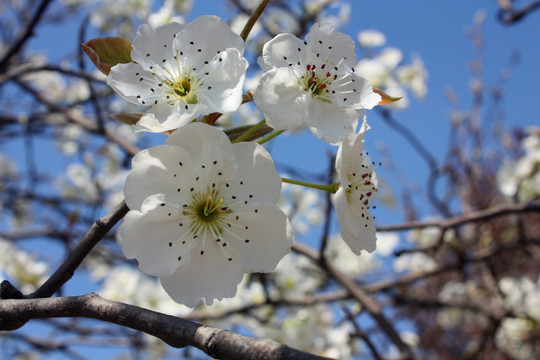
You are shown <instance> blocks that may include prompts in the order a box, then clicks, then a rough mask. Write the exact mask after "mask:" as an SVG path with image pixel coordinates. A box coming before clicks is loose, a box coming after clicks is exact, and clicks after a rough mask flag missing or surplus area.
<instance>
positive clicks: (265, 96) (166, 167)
mask: <svg viewBox="0 0 540 360" xmlns="http://www.w3.org/2000/svg"><path fill="white" fill-rule="evenodd" d="M354 47H355V45H354V41H353V40H352V39H351V38H350V37H349V36H348V35H345V34H343V33H340V32H337V31H336V30H335V28H334V26H333V25H330V24H322V25H319V24H317V23H316V24H314V25H313V26H312V28H311V30H310V31H309V33H308V34H307V35H306V37H305V40H301V39H298V38H297V37H296V36H294V35H292V34H290V33H286V34H280V35H277V36H276V37H275V38H273V39H272V40H270V41H268V42H267V43H266V44H265V45H264V48H263V50H262V56H261V57H260V59H259V65H260V67H261V68H262V70H263V74H262V76H261V77H260V79H259V80H258V83H257V85H256V89H255V90H254V92H253V93H252V94H253V95H252V99H253V100H254V103H255V105H256V106H257V108H258V109H259V110H260V111H261V112H262V114H263V115H264V117H265V119H264V121H263V122H262V123H261V124H264V123H266V124H267V125H268V126H269V127H270V128H272V129H274V130H275V131H276V134H279V133H280V132H282V131H285V130H299V129H302V128H308V129H309V130H310V131H311V132H312V133H313V134H314V135H315V136H316V137H318V138H320V139H322V140H323V141H325V142H327V143H329V144H331V145H339V149H338V153H337V159H336V171H337V175H338V177H339V183H338V184H335V185H334V186H333V189H334V191H335V189H337V188H338V187H339V189H338V190H337V192H336V196H335V207H336V211H337V216H338V219H339V221H340V223H341V233H342V238H343V239H344V240H345V242H346V243H347V245H348V246H349V247H350V249H351V250H352V251H353V252H354V253H355V254H357V255H359V254H360V253H361V251H362V250H366V251H368V252H371V251H373V250H375V247H376V233H375V226H374V221H373V216H371V214H370V209H371V207H372V202H373V200H374V199H375V197H376V196H377V192H378V188H377V179H376V176H375V173H374V169H375V165H374V163H372V162H370V161H369V159H368V157H367V153H366V152H364V148H363V146H364V145H363V142H364V137H365V134H366V131H367V130H368V129H369V125H368V124H367V122H366V119H365V117H364V121H363V123H362V124H361V126H360V130H359V132H358V133H356V132H355V131H356V128H357V125H358V119H359V118H360V116H361V115H362V113H363V111H364V110H366V109H371V108H373V107H374V106H376V105H378V104H379V103H380V102H381V95H380V94H379V93H378V92H377V91H375V90H374V89H373V87H372V86H371V84H370V83H369V81H367V80H366V79H364V78H363V77H361V76H359V75H358V74H357V73H356V70H355V66H356V63H357V58H356V53H355V49H354ZM131 59H132V62H129V63H119V64H117V65H116V66H114V67H112V69H111V70H110V73H109V75H108V78H107V83H108V85H109V86H110V87H112V88H113V89H114V90H115V91H116V92H117V93H118V94H119V95H120V96H121V97H122V98H124V99H125V100H127V101H129V102H130V103H132V104H134V105H138V106H146V111H145V112H144V113H143V114H142V115H141V116H140V118H139V119H138V121H137V122H136V124H134V129H135V131H137V132H140V131H146V132H157V133H159V132H161V133H166V134H167V135H168V138H167V140H166V141H165V144H164V145H160V146H156V147H151V148H148V149H146V150H143V151H141V152H140V153H138V154H137V155H136V156H135V157H134V158H133V161H132V170H131V172H130V173H129V174H128V176H127V178H126V181H125V184H124V195H125V199H126V203H127V205H128V207H129V208H130V211H129V213H128V214H127V215H126V217H125V219H124V222H123V224H122V225H121V226H120V228H119V230H118V240H119V243H120V245H121V248H122V251H123V253H124V255H125V256H126V257H128V258H134V259H136V260H137V262H138V265H139V269H140V270H142V271H143V272H145V273H147V274H149V275H152V276H156V277H159V278H160V281H161V284H162V286H163V288H164V289H165V290H166V291H167V293H168V294H169V295H170V296H171V297H172V298H173V299H174V300H176V301H177V302H179V303H182V304H185V305H188V306H196V305H197V304H198V303H199V301H200V299H201V298H203V299H205V300H206V302H207V303H208V304H211V303H212V301H213V300H214V299H222V298H223V297H231V296H234V294H235V292H236V286H237V285H238V284H239V283H240V282H241V280H242V278H243V275H244V273H253V272H271V271H273V270H274V269H275V268H276V266H277V264H278V263H279V261H280V260H281V259H282V258H283V256H284V255H285V254H287V253H288V252H289V251H290V248H291V245H292V241H293V238H294V232H293V227H292V226H291V224H290V221H289V219H288V217H287V215H286V214H285V213H284V212H283V211H282V210H281V209H280V208H279V207H278V206H277V202H278V199H279V197H280V193H281V183H282V180H281V178H280V176H279V175H278V173H277V171H276V169H275V167H274V163H273V160H272V158H271V156H270V154H269V153H268V152H267V151H266V150H265V149H264V148H263V147H262V146H261V145H259V144H256V143H251V142H243V141H240V142H234V143H231V141H230V140H229V138H228V137H227V135H226V134H225V133H224V132H223V131H222V130H220V129H218V128H217V127H215V126H211V125H212V124H213V121H215V120H213V121H210V120H209V119H217V118H219V117H220V116H221V115H222V114H230V113H233V112H235V111H237V110H238V109H239V107H240V105H241V103H242V102H243V100H245V96H243V94H242V91H243V85H244V80H245V76H246V70H247V67H248V61H247V60H246V59H245V58H244V41H243V40H242V38H240V36H239V35H237V34H236V33H234V32H233V31H232V30H231V29H230V28H229V26H228V25H227V24H226V23H225V22H224V21H223V20H221V19H220V18H218V17H217V16H201V17H199V18H197V19H195V20H194V21H193V22H191V23H188V24H186V25H183V24H180V23H177V22H171V23H168V24H166V25H164V26H160V27H157V28H153V27H151V26H150V25H146V24H145V25H142V26H141V27H139V29H138V31H137V36H136V38H135V40H134V41H133V43H132V50H131ZM248 99H249V96H248ZM216 114H217V115H216ZM313 199H316V198H313ZM314 216H315V217H319V218H320V215H317V212H314Z"/></svg>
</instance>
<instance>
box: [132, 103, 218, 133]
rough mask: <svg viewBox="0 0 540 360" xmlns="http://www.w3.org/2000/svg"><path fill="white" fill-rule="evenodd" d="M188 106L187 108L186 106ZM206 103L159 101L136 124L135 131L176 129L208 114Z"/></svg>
mask: <svg viewBox="0 0 540 360" xmlns="http://www.w3.org/2000/svg"><path fill="white" fill-rule="evenodd" d="M186 107H187V108H186ZM209 112H210V111H208V107H207V106H206V105H205V104H202V103H198V104H189V105H187V104H182V103H181V102H179V101H177V102H175V103H174V104H172V105H170V104H167V103H158V104H157V105H154V106H152V107H151V108H150V109H148V111H147V112H146V113H145V114H144V115H143V116H142V117H141V118H140V119H139V121H138V122H137V124H135V131H150V132H156V133H157V132H164V131H170V130H176V129H178V128H180V127H182V126H184V125H186V124H188V123H190V122H191V121H193V120H194V119H195V118H197V117H199V116H201V115H203V114H208V113H209Z"/></svg>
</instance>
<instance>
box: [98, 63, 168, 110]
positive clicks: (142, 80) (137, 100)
mask: <svg viewBox="0 0 540 360" xmlns="http://www.w3.org/2000/svg"><path fill="white" fill-rule="evenodd" d="M107 84H108V85H109V86H110V87H112V88H113V89H114V91H116V92H117V93H118V94H119V95H120V96H122V97H123V98H124V99H126V100H127V101H129V102H131V103H134V104H142V105H152V104H153V102H151V101H150V100H148V97H150V96H153V93H152V90H150V89H153V88H156V89H157V87H158V81H156V80H155V78H154V77H153V76H152V73H150V72H148V71H145V70H143V68H142V67H141V66H140V65H139V64H135V63H127V64H118V65H115V66H113V67H112V69H111V72H110V73H109V75H108V76H107Z"/></svg>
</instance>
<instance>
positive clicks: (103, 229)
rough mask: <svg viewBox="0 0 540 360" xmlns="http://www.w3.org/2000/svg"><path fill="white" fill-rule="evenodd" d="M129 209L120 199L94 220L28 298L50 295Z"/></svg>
mask: <svg viewBox="0 0 540 360" xmlns="http://www.w3.org/2000/svg"><path fill="white" fill-rule="evenodd" d="M128 211H129V209H128V207H127V205H126V203H125V202H124V201H122V202H121V203H120V204H118V205H117V206H116V207H115V208H114V209H113V210H111V212H109V213H108V214H107V215H105V216H104V217H102V218H101V219H98V220H96V222H94V224H92V226H91V227H90V229H89V230H88V232H87V233H86V235H85V236H84V238H83V239H82V241H81V242H80V243H79V245H77V247H76V248H75V249H74V250H73V251H71V253H70V254H69V256H68V258H67V259H66V260H65V261H64V262H63V263H62V265H60V267H59V268H58V269H57V270H56V272H55V273H54V274H53V275H52V276H51V277H50V278H49V279H48V280H47V281H46V282H45V283H44V284H43V285H41V286H40V288H39V289H37V290H36V291H35V292H33V293H32V294H31V295H29V296H28V298H32V299H35V298H42V297H49V296H52V295H53V294H54V293H55V292H56V291H58V289H60V287H61V286H62V285H64V284H65V283H66V282H67V281H68V280H69V279H71V277H72V276H73V273H74V272H75V270H76V269H77V268H78V267H79V265H80V264H81V262H82V261H83V260H84V259H85V258H86V256H87V255H88V253H89V252H90V251H91V250H92V249H93V248H94V246H96V244H97V243H98V242H99V241H100V240H101V239H102V238H103V237H104V236H105V235H106V234H107V233H108V232H109V230H111V229H112V228H113V226H114V225H116V223H117V222H118V221H120V220H121V219H122V218H123V217H124V216H125V215H126V214H127V212H128Z"/></svg>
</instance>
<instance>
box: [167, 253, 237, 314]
mask: <svg viewBox="0 0 540 360" xmlns="http://www.w3.org/2000/svg"><path fill="white" fill-rule="evenodd" d="M229 250H230V249H229ZM198 251H199V250H198V248H194V249H193V253H192V254H191V261H190V262H189V263H188V264H186V265H183V266H180V267H178V268H177V269H176V271H175V272H174V273H173V274H171V275H170V276H166V277H162V278H161V279H160V280H161V285H162V286H163V288H164V289H165V291H166V292H167V293H168V294H169V295H170V296H171V297H172V298H173V299H174V300H175V301H176V302H178V303H180V304H184V305H186V306H190V307H194V306H197V305H198V304H199V302H200V300H201V298H203V297H204V298H206V303H207V304H208V305H211V304H212V302H213V299H222V298H224V297H232V296H234V294H236V287H237V285H238V284H239V283H240V282H241V281H242V278H243V276H244V272H243V271H242V268H241V265H240V263H239V261H238V256H233V260H232V261H229V260H228V258H227V256H225V255H224V253H223V252H222V251H221V250H220V248H219V246H218V245H216V244H215V243H210V244H208V246H205V249H204V254H203V255H201V254H200V252H198Z"/></svg>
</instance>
